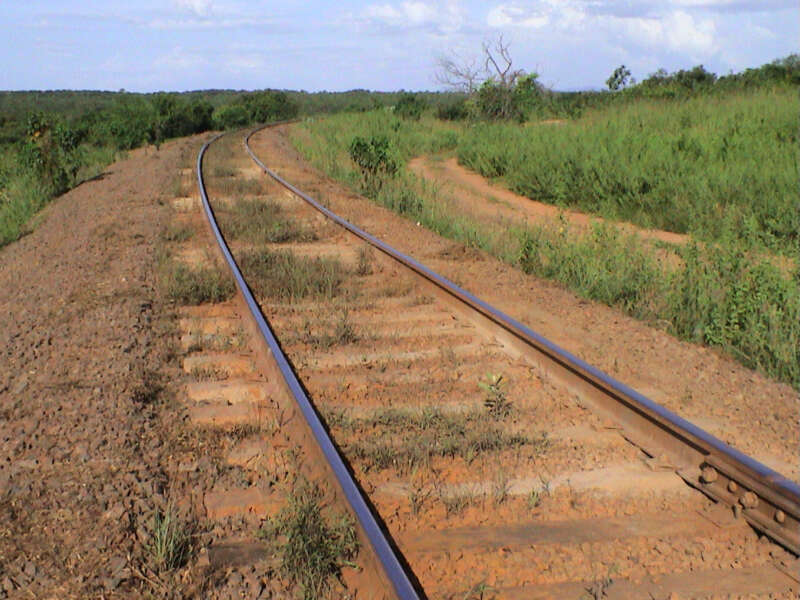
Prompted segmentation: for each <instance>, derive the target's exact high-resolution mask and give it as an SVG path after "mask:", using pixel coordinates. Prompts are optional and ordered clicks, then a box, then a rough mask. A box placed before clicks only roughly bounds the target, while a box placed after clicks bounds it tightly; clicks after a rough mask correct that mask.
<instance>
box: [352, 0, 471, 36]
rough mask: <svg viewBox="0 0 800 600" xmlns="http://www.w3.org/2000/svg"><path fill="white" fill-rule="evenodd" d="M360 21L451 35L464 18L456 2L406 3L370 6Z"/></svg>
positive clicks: (456, 0) (452, 0) (461, 9)
mask: <svg viewBox="0 0 800 600" xmlns="http://www.w3.org/2000/svg"><path fill="white" fill-rule="evenodd" d="M362 19H366V20H367V21H370V22H377V23H383V24H385V25H389V26H391V27H397V28H415V27H423V26H428V27H433V28H435V29H438V30H440V31H443V32H446V33H451V32H454V31H457V30H458V29H460V28H461V27H462V26H463V24H464V20H465V16H464V10H463V8H462V7H461V3H460V2H459V1H458V0H445V1H440V2H414V1H406V2H400V3H399V4H398V3H394V4H370V5H369V6H367V7H366V8H365V9H364V12H363V13H362Z"/></svg>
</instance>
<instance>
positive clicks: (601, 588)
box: [581, 565, 618, 600]
mask: <svg viewBox="0 0 800 600" xmlns="http://www.w3.org/2000/svg"><path fill="white" fill-rule="evenodd" d="M617 570H618V567H617V565H611V566H610V567H609V568H608V570H607V571H606V573H605V575H602V576H596V577H595V578H594V582H593V583H592V585H590V586H589V587H587V588H586V592H585V593H584V594H583V596H581V600H603V598H608V597H609V596H608V591H609V589H611V586H612V585H613V584H614V579H613V578H612V575H614V574H615V573H616V572H617Z"/></svg>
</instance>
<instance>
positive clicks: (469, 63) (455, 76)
mask: <svg viewBox="0 0 800 600" xmlns="http://www.w3.org/2000/svg"><path fill="white" fill-rule="evenodd" d="M476 62H477V61H476V60H475V59H474V58H472V59H462V58H459V57H458V56H455V55H454V56H453V57H447V56H440V57H439V58H438V59H437V60H436V65H437V69H436V74H435V78H436V81H437V82H438V83H441V84H442V85H445V86H447V87H449V88H450V89H453V90H457V91H460V92H466V93H467V94H471V93H472V92H474V91H475V90H476V89H477V87H478V82H479V81H480V79H481V69H479V68H478V67H476V66H475V63H476Z"/></svg>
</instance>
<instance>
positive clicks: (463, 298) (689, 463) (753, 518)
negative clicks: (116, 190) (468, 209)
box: [244, 124, 800, 554]
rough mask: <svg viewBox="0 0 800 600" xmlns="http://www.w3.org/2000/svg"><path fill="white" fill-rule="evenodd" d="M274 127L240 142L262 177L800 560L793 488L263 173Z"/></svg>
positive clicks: (799, 517)
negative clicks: (426, 288)
mask: <svg viewBox="0 0 800 600" xmlns="http://www.w3.org/2000/svg"><path fill="white" fill-rule="evenodd" d="M274 125H276V124H270V125H264V126H261V127H258V128H256V129H254V130H253V131H251V132H250V133H249V134H248V135H247V136H246V137H245V139H244V145H245V148H246V150H247V152H248V154H249V155H250V157H251V158H252V159H253V161H254V162H255V163H256V164H257V165H258V166H259V167H260V168H261V169H263V170H264V172H265V173H266V174H267V175H269V176H270V177H272V178H273V179H274V180H275V181H277V182H278V183H279V184H281V185H282V186H283V187H285V188H286V189H288V190H289V191H291V192H292V193H294V194H296V195H297V196H299V197H300V198H302V199H303V200H305V201H306V202H307V203H308V204H310V205H311V206H313V207H314V208H315V209H317V210H318V211H320V212H321V213H322V214H324V215H325V216H327V217H328V218H330V219H331V220H333V221H334V222H335V223H337V224H338V225H340V226H341V227H343V228H345V229H346V230H348V231H349V232H350V233H352V234H354V235H356V236H358V237H359V238H361V239H363V240H364V241H366V242H367V243H369V244H371V245H372V246H373V247H375V248H376V249H378V250H379V251H381V252H382V253H383V254H385V255H387V256H389V257H390V258H392V259H394V260H395V261H397V262H399V263H400V264H402V265H404V266H405V267H407V268H409V269H411V270H412V271H413V272H415V273H416V274H417V275H419V276H421V277H422V278H424V279H425V280H427V281H428V282H429V283H430V284H432V286H434V288H436V289H437V290H438V291H439V292H440V293H439V296H440V297H444V298H445V299H448V300H450V301H451V304H454V305H455V307H456V308H460V309H461V310H462V311H463V310H464V309H466V310H467V311H470V312H471V313H472V315H471V316H476V315H477V317H478V321H479V324H483V325H485V326H489V327H491V328H493V329H494V330H495V331H500V334H499V336H498V337H499V339H500V340H501V341H503V342H505V343H507V344H508V345H509V346H510V347H511V348H512V349H514V350H516V351H517V352H518V353H519V354H520V355H523V356H525V357H526V358H528V359H529V360H532V361H533V362H534V363H535V364H538V365H539V366H541V367H542V368H543V369H545V370H547V371H548V372H550V373H551V374H552V375H554V376H555V377H557V378H558V379H560V381H561V382H562V383H563V384H565V385H566V386H567V387H568V388H569V389H570V390H571V391H573V392H575V393H577V394H579V395H580V396H581V397H582V398H583V399H585V400H587V401H588V402H590V403H591V404H593V406H594V407H595V409H596V410H598V411H600V412H603V413H605V414H606V415H607V416H608V417H610V418H611V419H613V420H614V421H617V422H620V423H621V424H622V425H623V427H624V428H625V435H626V437H628V438H629V439H631V441H633V442H634V443H635V444H636V445H637V446H639V447H641V448H642V449H644V450H645V451H646V452H647V453H648V454H650V455H651V456H660V455H664V454H665V455H667V456H668V457H669V458H670V460H672V461H673V463H674V466H675V470H676V471H677V472H678V474H679V475H680V476H681V477H682V478H683V479H684V480H686V482H687V483H689V484H690V485H692V486H693V487H696V488H698V489H699V490H701V491H702V492H703V493H705V494H706V495H708V496H710V497H711V498H713V499H715V500H717V501H720V502H723V503H724V504H727V505H728V506H730V507H731V508H732V510H733V512H734V515H735V516H736V517H739V516H744V518H745V519H747V521H748V522H750V523H751V524H752V525H753V526H754V527H755V528H756V529H759V530H760V531H763V532H764V533H766V534H767V535H768V536H770V537H771V538H773V539H774V540H776V541H777V542H778V543H780V544H781V545H783V546H785V547H786V548H787V549H789V550H791V551H792V552H793V553H795V554H800V486H798V485H797V484H796V483H795V482H793V481H791V480H789V479H787V478H786V477H784V476H783V475H781V474H780V473H777V472H776V471H773V470H772V469H770V468H769V467H767V466H766V465H764V464H762V463H760V462H758V461H757V460H755V459H753V458H751V457H749V456H747V455H745V454H743V453H741V452H739V451H738V450H736V449H734V448H732V447H731V446H729V445H727V444H726V443H724V442H723V441H722V440H720V439H718V438H716V437H714V436H713V435H711V434H710V433H708V432H707V431H705V430H703V429H701V428H700V427H697V426H696V425H694V424H692V423H690V422H689V421H687V420H685V419H683V418H681V417H679V416H678V415H676V414H675V413H673V412H671V411H670V410H668V409H666V408H665V407H663V406H661V405H660V404H658V403H656V402H654V401H653V400H651V399H650V398H647V397H646V396H644V395H642V394H640V393H639V392H637V391H636V390H634V389H632V388H630V387H628V386H626V385H625V384H623V383H621V382H619V381H617V380H616V379H614V378H613V377H611V376H610V375H608V374H607V373H605V372H603V371H601V370H600V369H598V368H596V367H593V366H592V365H590V364H588V363H586V362H584V361H583V360H581V359H580V358H578V357H576V356H574V355H573V354H571V353H569V352H567V351H566V350H564V349H563V348H560V347H559V346H558V345H556V344H554V343H553V342H551V341H550V340H548V339H546V338H545V337H543V336H541V335H539V334H538V333H536V332H535V331H533V330H531V329H530V328H528V327H527V326H525V325H523V324H522V323H520V322H519V321H517V320H515V319H514V318H512V317H510V316H508V315H506V314H505V313H503V312H502V311H500V310H498V309H496V308H494V307H493V306H491V305H490V304H488V303H487V302H485V301H483V300H481V299H480V298H478V297H476V296H474V295H473V294H471V293H469V292H467V291H466V290H464V289H462V288H460V287H459V286H457V285H456V284H455V283H453V282H452V281H450V280H448V279H446V278H445V277H442V276H441V275H439V274H438V273H435V272H434V271H432V270H430V269H429V268H428V267H426V266H425V265H423V264H422V263H420V262H418V261H416V260H415V259H413V258H411V257H410V256H407V255H405V254H403V253H402V252H399V251H397V250H395V249H394V248H392V247H391V246H389V245H388V244H386V243H385V242H383V241H381V240H379V239H378V238H376V237H374V236H373V235H371V234H369V233H367V232H366V231H364V230H362V229H360V228H359V227H356V226H355V225H353V224H352V223H350V222H348V221H346V220H345V219H343V218H342V217H340V216H338V215H337V214H335V213H333V212H332V211H331V210H329V209H328V208H326V207H324V206H322V205H321V204H320V203H319V202H317V201H316V200H314V199H313V198H311V197H310V196H308V195H307V194H305V193H304V192H302V191H301V190H299V189H298V188H296V187H295V186H294V185H292V184H291V183H289V182H288V181H286V180H285V179H283V178H282V177H281V176H280V175H278V174H277V173H275V172H274V171H272V170H271V169H269V168H268V167H267V166H266V165H264V163H263V162H261V160H259V158H258V157H257V156H256V155H255V153H254V152H253V151H252V149H251V148H250V144H249V142H250V137H252V135H253V134H255V133H256V132H258V131H260V130H262V129H264V128H266V127H269V126H274ZM498 328H499V330H498Z"/></svg>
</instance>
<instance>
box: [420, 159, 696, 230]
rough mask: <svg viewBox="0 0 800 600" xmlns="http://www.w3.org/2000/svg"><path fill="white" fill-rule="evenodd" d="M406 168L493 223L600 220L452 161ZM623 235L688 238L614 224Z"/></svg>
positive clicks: (430, 161)
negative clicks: (534, 197) (518, 191)
mask: <svg viewBox="0 0 800 600" xmlns="http://www.w3.org/2000/svg"><path fill="white" fill-rule="evenodd" d="M408 168H409V169H411V171H412V172H414V173H416V174H417V175H418V176H420V177H422V178H423V179H425V180H427V181H430V182H433V183H436V184H437V185H440V186H442V189H443V191H445V192H446V193H449V194H450V195H451V196H452V197H453V198H454V199H455V200H456V201H457V202H458V203H459V204H460V205H462V206H463V207H464V209H465V210H466V211H467V212H469V213H471V214H474V215H476V216H480V217H483V218H487V217H488V218H490V219H492V220H496V219H498V218H503V219H508V220H514V221H520V220H522V221H523V222H526V223H528V224H531V225H542V224H545V223H547V222H552V221H553V220H554V219H556V218H558V216H559V215H562V214H563V215H564V218H565V219H566V220H567V221H568V222H569V223H571V224H572V225H575V226H576V227H577V228H578V229H579V230H585V229H587V228H588V227H590V226H591V224H592V223H602V222H604V220H603V219H602V218H600V217H596V216H592V215H587V214H585V213H581V212H576V211H572V210H563V209H560V208H558V207H557V206H553V205H552V204H545V203H543V202H537V201H536V200H531V199H530V198H526V197H525V196H520V195H519V194H515V193H514V192H512V191H511V190H509V189H507V188H505V187H502V186H500V185H496V184H492V183H490V182H489V181H488V180H487V179H486V178H485V177H483V176H481V175H479V174H478V173H475V172H473V171H470V170H469V169H466V168H464V167H462V166H461V165H459V164H458V160H457V159H456V158H452V157H451V158H446V159H444V160H437V159H434V158H431V157H427V156H420V157H417V158H414V159H412V160H411V161H410V162H409V163H408ZM615 225H616V226H617V227H619V228H620V229H621V230H622V231H624V232H626V233H636V234H637V235H639V236H641V237H642V238H643V239H647V240H658V241H662V242H668V243H671V244H684V243H686V242H687V241H688V240H689V236H687V235H682V234H679V233H672V232H670V231H659V230H654V229H642V228H639V227H636V226H634V225H631V224H629V223H615Z"/></svg>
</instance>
